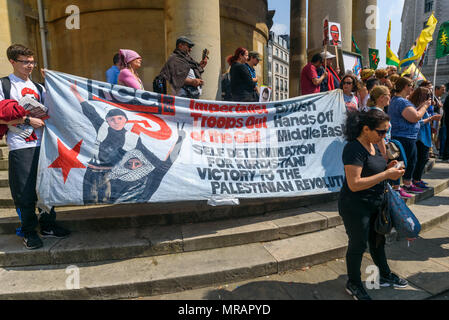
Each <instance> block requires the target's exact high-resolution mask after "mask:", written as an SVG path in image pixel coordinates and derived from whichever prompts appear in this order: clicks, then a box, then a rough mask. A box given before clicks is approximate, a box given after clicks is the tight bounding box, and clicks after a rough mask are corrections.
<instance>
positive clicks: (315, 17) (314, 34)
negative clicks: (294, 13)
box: [308, 0, 352, 56]
mask: <svg viewBox="0 0 449 320" xmlns="http://www.w3.org/2000/svg"><path fill="white" fill-rule="evenodd" d="M327 15H329V20H330V21H332V22H338V23H340V24H341V34H342V50H346V51H351V46H352V0H334V1H329V0H313V1H309V19H308V21H309V32H308V35H309V50H308V55H309V56H310V55H312V54H314V53H317V52H319V51H320V50H321V51H322V49H323V19H324V18H325V17H326V16H327ZM330 51H331V52H332V50H330ZM332 53H333V52H332Z"/></svg>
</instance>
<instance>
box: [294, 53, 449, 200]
mask: <svg viewBox="0 0 449 320" xmlns="http://www.w3.org/2000/svg"><path fill="white" fill-rule="evenodd" d="M334 59H335V56H334V55H332V54H330V53H329V52H326V53H324V52H323V53H318V54H315V55H314V56H313V57H312V59H311V61H310V63H308V64H307V65H306V66H305V67H304V68H303V70H302V72H301V90H302V94H303V95H305V94H314V93H319V92H326V91H330V90H333V89H337V88H340V89H342V91H343V98H344V101H345V105H346V110H347V111H348V112H354V111H365V112H366V111H369V110H372V109H379V110H382V111H383V112H385V113H387V114H388V115H389V116H390V118H391V120H390V127H389V131H388V135H387V137H386V138H385V139H383V140H382V141H381V142H380V143H379V148H380V150H381V152H382V154H383V156H384V157H385V158H387V148H386V146H387V145H388V144H389V143H390V142H391V141H394V143H400V144H401V146H402V147H403V149H404V153H405V154H404V155H402V156H403V157H404V158H405V159H404V160H405V162H407V167H406V172H405V175H404V179H403V182H404V185H403V186H402V187H400V186H399V184H398V183H394V189H395V190H397V191H398V192H399V193H400V195H401V197H403V198H410V197H411V196H412V195H411V193H422V192H424V190H425V189H426V188H427V183H426V182H424V181H422V179H421V178H422V174H423V171H424V168H425V165H426V163H427V161H428V159H429V156H432V157H440V158H441V159H442V160H444V161H449V139H446V137H447V129H448V128H449V126H448V125H447V123H449V116H443V114H445V115H449V99H448V98H446V101H445V104H444V105H443V102H442V97H443V96H444V94H445V93H446V91H447V89H449V88H448V87H449V83H447V84H446V85H439V86H436V87H435V88H434V87H433V84H432V83H431V82H429V81H426V80H424V81H413V80H412V79H411V76H409V75H406V76H404V77H401V76H400V75H399V74H398V70H397V67H396V66H389V67H388V68H386V69H378V70H372V69H363V70H362V71H361V75H360V79H359V78H358V77H356V76H355V75H354V74H351V73H347V74H340V70H339V69H338V68H336V70H334V69H333V68H332V63H333V62H334ZM325 61H326V62H325ZM324 64H326V68H324ZM340 76H341V78H340ZM444 111H446V112H444Z"/></svg>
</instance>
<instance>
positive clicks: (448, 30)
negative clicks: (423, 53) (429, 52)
mask: <svg viewBox="0 0 449 320" xmlns="http://www.w3.org/2000/svg"><path fill="white" fill-rule="evenodd" d="M447 55H449V21H446V22H445V23H443V24H442V25H441V27H440V32H438V40H437V59H440V58H443V57H445V56H447Z"/></svg>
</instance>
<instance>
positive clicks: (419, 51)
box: [400, 13, 438, 65]
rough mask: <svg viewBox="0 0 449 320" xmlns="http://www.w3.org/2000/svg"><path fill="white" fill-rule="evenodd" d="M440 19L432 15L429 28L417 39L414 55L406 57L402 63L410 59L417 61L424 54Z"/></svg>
mask: <svg viewBox="0 0 449 320" xmlns="http://www.w3.org/2000/svg"><path fill="white" fill-rule="evenodd" d="M437 23H438V20H437V19H436V18H435V16H434V15H433V13H432V15H431V16H430V18H429V20H428V21H427V28H425V29H424V30H423V31H422V32H421V35H420V36H419V38H418V40H417V41H416V46H415V47H414V48H413V57H410V58H407V59H404V60H402V61H401V63H400V64H401V65H403V64H404V63H406V62H408V61H415V60H418V59H420V58H421V56H422V55H423V54H424V52H425V51H426V48H427V44H428V43H429V42H431V41H432V40H433V33H434V32H435V28H436V27H437Z"/></svg>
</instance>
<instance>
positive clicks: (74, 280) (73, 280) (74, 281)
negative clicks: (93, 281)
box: [65, 265, 80, 290]
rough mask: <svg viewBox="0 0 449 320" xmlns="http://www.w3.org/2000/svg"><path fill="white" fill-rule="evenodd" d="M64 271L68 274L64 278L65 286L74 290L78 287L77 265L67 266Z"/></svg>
mask: <svg viewBox="0 0 449 320" xmlns="http://www.w3.org/2000/svg"><path fill="white" fill-rule="evenodd" d="M65 273H66V274H68V275H69V276H68V277H67V279H66V280H65V287H66V288H67V290H74V289H79V288H80V269H79V268H78V267H77V266H74V265H72V266H68V267H67V268H66V269H65Z"/></svg>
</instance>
